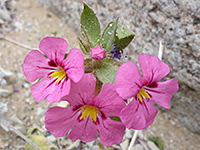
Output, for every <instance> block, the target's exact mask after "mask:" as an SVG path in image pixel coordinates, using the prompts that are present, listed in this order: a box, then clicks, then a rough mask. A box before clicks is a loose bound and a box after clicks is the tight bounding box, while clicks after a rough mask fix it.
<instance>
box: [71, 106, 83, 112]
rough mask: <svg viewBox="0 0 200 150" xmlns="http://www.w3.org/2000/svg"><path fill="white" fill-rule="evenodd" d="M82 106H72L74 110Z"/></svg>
mask: <svg viewBox="0 0 200 150" xmlns="http://www.w3.org/2000/svg"><path fill="white" fill-rule="evenodd" d="M80 107H81V106H80V105H76V106H73V107H72V110H73V111H76V110H78V109H79V108H80Z"/></svg>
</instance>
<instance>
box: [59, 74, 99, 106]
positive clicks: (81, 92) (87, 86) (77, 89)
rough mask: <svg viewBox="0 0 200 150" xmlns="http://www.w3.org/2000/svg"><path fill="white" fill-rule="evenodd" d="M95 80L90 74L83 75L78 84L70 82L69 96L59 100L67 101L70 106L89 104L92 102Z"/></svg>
mask: <svg viewBox="0 0 200 150" xmlns="http://www.w3.org/2000/svg"><path fill="white" fill-rule="evenodd" d="M95 86H96V79H95V77H94V75H92V74H84V76H83V78H82V79H81V80H80V82H78V83H73V82H71V91H70V94H69V95H67V96H64V97H63V98H62V99H61V100H66V101H68V102H69V103H70V104H71V105H72V106H76V105H85V104H86V103H88V104H90V103H91V102H92V100H94V91H95Z"/></svg>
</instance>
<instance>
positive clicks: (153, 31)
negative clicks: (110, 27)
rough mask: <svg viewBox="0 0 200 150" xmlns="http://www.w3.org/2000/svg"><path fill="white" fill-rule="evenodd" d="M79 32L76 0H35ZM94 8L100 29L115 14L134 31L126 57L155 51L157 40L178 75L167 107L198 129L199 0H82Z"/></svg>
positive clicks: (199, 129) (78, 6)
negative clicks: (174, 92)
mask: <svg viewBox="0 0 200 150" xmlns="http://www.w3.org/2000/svg"><path fill="white" fill-rule="evenodd" d="M38 1H39V2H40V3H41V4H42V5H43V6H45V7H46V8H49V9H50V10H51V11H52V12H54V13H55V14H57V15H58V16H59V17H60V18H62V19H63V20H64V21H65V22H66V23H67V24H68V25H69V26H71V27H73V28H74V29H75V30H76V31H77V34H80V32H79V31H80V29H79V28H80V27H79V18H80V13H81V11H82V4H81V3H80V2H78V0H77V1H65V0H60V1H55V0H38ZM85 2H86V3H87V4H88V5H89V6H90V7H91V8H92V9H93V10H94V11H95V12H96V14H97V16H98V17H99V20H100V22H101V27H102V28H101V29H103V28H104V27H105V26H106V24H107V23H108V22H109V21H110V20H112V19H113V18H117V17H119V18H120V22H122V23H124V24H125V25H126V26H127V27H128V28H130V29H132V30H133V31H134V32H135V39H134V40H133V42H132V43H131V44H130V46H129V47H128V48H127V49H125V51H127V52H128V59H129V60H133V61H135V62H138V60H137V57H138V54H141V53H148V54H150V55H154V56H157V53H158V46H159V41H162V42H163V45H164V54H163V61H164V62H165V63H167V64H168V65H169V66H170V68H171V72H170V74H169V75H168V77H170V78H172V77H176V78H178V79H179V84H180V90H179V92H178V93H176V94H174V97H173V100H172V101H171V104H172V108H173V109H172V112H173V113H174V116H176V117H177V118H178V119H179V120H180V121H181V122H183V123H184V124H185V125H186V127H188V129H190V130H191V131H193V132H195V133H199V134H200V117H199V116H200V111H199V110H200V101H199V99H198V98H199V97H200V92H199V88H200V80H199V79H200V73H199V72H200V59H199V58H200V57H199V56H200V51H199V50H200V45H199V40H200V30H199V29H200V9H199V8H200V1H199V0H181V1H177V0H173V1H171V0H159V1H158V0H126V1H125V2H124V1H120V0H113V1H107V0H95V1H93V0H85Z"/></svg>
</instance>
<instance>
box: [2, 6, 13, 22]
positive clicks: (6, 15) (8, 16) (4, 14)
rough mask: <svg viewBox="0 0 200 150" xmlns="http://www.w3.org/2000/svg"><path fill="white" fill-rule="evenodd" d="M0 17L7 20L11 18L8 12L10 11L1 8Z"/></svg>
mask: <svg viewBox="0 0 200 150" xmlns="http://www.w3.org/2000/svg"><path fill="white" fill-rule="evenodd" d="M0 18H1V19H3V20H5V21H10V20H11V18H10V14H9V13H8V11H7V10H5V9H1V8H0Z"/></svg>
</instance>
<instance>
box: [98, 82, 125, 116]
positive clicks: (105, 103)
mask: <svg viewBox="0 0 200 150" xmlns="http://www.w3.org/2000/svg"><path fill="white" fill-rule="evenodd" d="M95 104H96V105H97V106H98V107H99V109H100V111H102V112H104V113H105V114H106V116H109V117H111V116H119V113H120V111H121V110H122V108H124V107H125V106H126V104H125V102H124V101H123V99H122V98H121V97H120V96H119V95H118V93H117V92H116V90H115V85H114V84H110V83H107V84H104V85H103V86H102V88H101V92H100V93H99V95H98V96H97V97H96V98H95Z"/></svg>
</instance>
